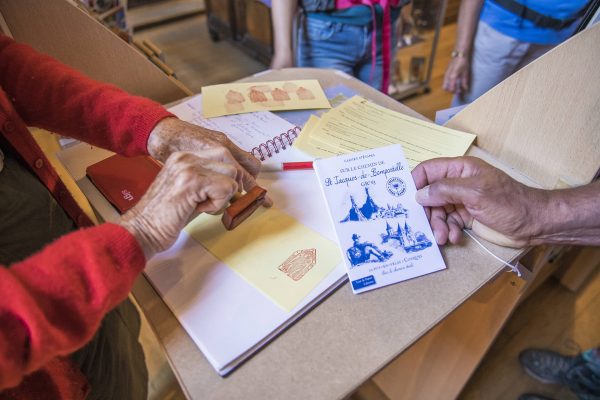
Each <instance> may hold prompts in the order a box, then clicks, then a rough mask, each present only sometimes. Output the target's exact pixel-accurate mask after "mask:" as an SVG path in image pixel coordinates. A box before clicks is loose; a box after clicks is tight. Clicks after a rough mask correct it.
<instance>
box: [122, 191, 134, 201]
mask: <svg viewBox="0 0 600 400" xmlns="http://www.w3.org/2000/svg"><path fill="white" fill-rule="evenodd" d="M121 194H122V195H123V198H124V199H125V200H127V201H133V194H131V192H130V191H129V190H127V189H123V190H121Z"/></svg>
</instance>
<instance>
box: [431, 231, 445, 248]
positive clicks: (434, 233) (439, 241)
mask: <svg viewBox="0 0 600 400" xmlns="http://www.w3.org/2000/svg"><path fill="white" fill-rule="evenodd" d="M433 237H434V238H435V242H436V243H437V244H439V245H442V244H443V243H442V242H441V239H440V234H439V233H438V232H437V231H433Z"/></svg>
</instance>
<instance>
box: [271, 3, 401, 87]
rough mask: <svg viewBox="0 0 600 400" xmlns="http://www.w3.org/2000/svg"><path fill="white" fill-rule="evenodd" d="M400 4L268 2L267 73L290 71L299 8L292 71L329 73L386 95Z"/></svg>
mask: <svg viewBox="0 0 600 400" xmlns="http://www.w3.org/2000/svg"><path fill="white" fill-rule="evenodd" d="M406 3H407V1H404V0H325V1H320V0H302V1H299V0H277V1H273V2H272V10H271V15H272V23H273V32H274V54H273V60H272V62H271V68H275V69H277V68H287V67H292V66H294V50H293V40H292V34H293V25H294V23H293V21H294V18H295V16H296V14H297V12H298V9H299V8H300V9H301V10H302V14H301V15H302V18H301V22H300V23H299V24H298V32H297V43H296V54H295V56H296V63H295V66H297V67H315V68H333V69H337V70H340V71H343V72H346V73H347V74H349V75H352V76H354V77H356V78H358V79H360V80H361V81H363V82H365V83H367V84H369V85H371V86H373V87H374V88H376V89H379V90H381V91H382V92H384V93H387V89H388V87H389V83H390V69H391V68H390V66H391V60H392V56H393V49H394V48H395V44H396V38H395V33H394V29H393V26H394V22H395V21H396V19H397V18H398V16H399V15H400V8H401V7H402V5H404V4H406Z"/></svg>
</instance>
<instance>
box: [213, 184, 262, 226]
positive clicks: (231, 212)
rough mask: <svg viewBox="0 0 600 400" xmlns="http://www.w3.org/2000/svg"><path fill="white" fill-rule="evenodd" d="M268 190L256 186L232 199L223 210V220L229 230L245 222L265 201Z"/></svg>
mask: <svg viewBox="0 0 600 400" xmlns="http://www.w3.org/2000/svg"><path fill="white" fill-rule="evenodd" d="M266 195H267V191H266V190H265V189H263V188H261V187H260V186H254V187H253V188H252V189H250V191H249V192H247V193H246V194H245V195H243V196H241V197H240V198H238V199H237V200H236V199H232V200H231V201H232V202H231V205H230V206H229V207H227V208H226V209H225V211H223V217H222V218H221V221H222V222H223V226H225V229H227V230H228V231H230V230H233V229H235V227H236V226H238V225H239V224H241V223H242V222H244V220H245V219H246V218H248V217H249V216H250V215H252V213H253V212H254V211H256V209H257V208H258V207H260V206H261V205H262V204H263V203H264V202H265V196H266Z"/></svg>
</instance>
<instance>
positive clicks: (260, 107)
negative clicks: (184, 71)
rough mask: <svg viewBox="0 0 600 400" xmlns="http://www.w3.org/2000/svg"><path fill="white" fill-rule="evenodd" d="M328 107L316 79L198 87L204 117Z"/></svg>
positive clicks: (327, 102) (329, 106)
mask: <svg viewBox="0 0 600 400" xmlns="http://www.w3.org/2000/svg"><path fill="white" fill-rule="evenodd" d="M315 108H331V105H330V104H329V100H327V97H326V96H325V93H324V92H323V89H322V88H321V85H320V84H319V81H317V80H316V79H307V80H296V81H278V82H253V83H240V82H236V83H228V84H224V85H213V86H205V87H203V88H202V112H203V115H204V117H205V118H212V117H219V116H222V115H231V114H242V113H247V112H252V111H282V110H302V109H315Z"/></svg>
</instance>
